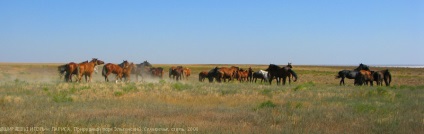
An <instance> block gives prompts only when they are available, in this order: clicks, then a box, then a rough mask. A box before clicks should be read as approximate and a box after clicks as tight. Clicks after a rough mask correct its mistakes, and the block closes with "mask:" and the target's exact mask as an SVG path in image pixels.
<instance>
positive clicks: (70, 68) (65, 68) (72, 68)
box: [58, 61, 88, 82]
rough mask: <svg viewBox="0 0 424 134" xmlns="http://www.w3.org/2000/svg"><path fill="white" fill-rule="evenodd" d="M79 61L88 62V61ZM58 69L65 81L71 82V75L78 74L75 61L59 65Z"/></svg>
mask: <svg viewBox="0 0 424 134" xmlns="http://www.w3.org/2000/svg"><path fill="white" fill-rule="evenodd" d="M81 63H88V61H84V62H81ZM81 63H80V64H81ZM58 71H59V73H60V74H61V75H63V74H65V81H66V82H72V75H78V64H77V63H75V62H70V63H68V64H65V65H61V66H59V67H58Z"/></svg>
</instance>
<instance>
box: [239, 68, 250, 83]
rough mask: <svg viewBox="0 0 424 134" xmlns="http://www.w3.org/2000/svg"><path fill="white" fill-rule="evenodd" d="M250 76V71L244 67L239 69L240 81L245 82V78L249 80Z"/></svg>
mask: <svg viewBox="0 0 424 134" xmlns="http://www.w3.org/2000/svg"><path fill="white" fill-rule="evenodd" d="M248 77H249V71H247V70H244V69H240V70H239V71H237V79H238V80H239V81H240V82H243V81H245V80H246V81H247V79H248Z"/></svg>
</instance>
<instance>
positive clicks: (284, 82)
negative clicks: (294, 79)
mask: <svg viewBox="0 0 424 134" xmlns="http://www.w3.org/2000/svg"><path fill="white" fill-rule="evenodd" d="M289 79H290V78H289ZM286 80H287V77H283V85H286Z"/></svg>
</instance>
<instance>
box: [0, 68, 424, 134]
mask: <svg viewBox="0 0 424 134" xmlns="http://www.w3.org/2000/svg"><path fill="white" fill-rule="evenodd" d="M168 66H169V65H163V66H162V67H165V70H166V67H168ZM183 66H187V67H189V68H192V70H193V74H192V76H191V77H190V78H189V80H183V81H180V82H176V81H173V80H169V79H168V78H166V77H165V78H164V79H163V80H157V82H144V83H138V82H137V83H135V82H129V83H114V82H110V83H106V82H103V79H102V78H101V76H100V74H94V76H95V77H94V79H93V81H94V82H92V83H64V82H60V81H59V80H57V79H58V78H59V77H58V75H57V74H56V73H57V72H56V70H55V65H50V64H46V65H42V64H40V65H39V64H35V65H25V64H23V65H21V64H18V65H15V64H13V65H8V64H0V69H1V70H2V71H4V72H6V71H7V74H6V75H7V76H0V77H1V78H2V79H1V80H0V108H1V109H2V110H1V111H0V114H1V115H2V118H0V127H46V128H52V127H71V128H72V129H73V127H79V128H104V129H106V128H112V130H113V129H114V128H116V129H115V130H121V128H122V129H125V128H127V130H128V128H140V129H141V131H148V132H155V128H156V130H158V131H159V130H161V131H163V130H168V132H171V131H172V130H174V131H177V130H179V131H182V129H184V131H185V132H187V131H188V130H197V132H198V133H421V132H423V131H424V117H423V115H424V105H423V103H422V102H424V90H423V89H424V84H423V83H422V82H423V81H424V75H422V74H423V73H419V74H420V75H417V74H416V73H411V70H410V69H404V68H393V69H392V68H391V69H390V70H391V71H392V74H393V78H394V80H393V84H392V86H390V87H367V86H361V87H357V86H353V84H352V83H353V81H351V80H346V84H347V85H346V86H339V85H338V82H339V79H334V75H335V73H336V72H337V70H341V69H349V68H353V67H346V68H342V67H318V66H299V67H296V66H295V68H294V69H295V71H296V72H297V73H298V75H299V80H298V81H297V82H295V83H292V84H290V85H288V84H287V85H284V86H282V85H278V86H277V85H276V84H275V82H274V83H273V85H269V84H260V83H239V82H231V83H208V82H203V83H201V82H198V80H197V75H195V74H196V73H198V72H200V71H204V70H206V69H208V68H213V67H215V66H216V65H183ZM240 66H242V67H248V65H240ZM252 68H254V69H256V70H258V69H264V68H266V66H260V65H255V66H252ZM46 70H47V71H46ZM376 70H377V69H376ZM413 71H418V72H424V69H414V70H413ZM20 72H30V73H20ZM302 72H305V73H302ZM324 72H325V73H324ZM328 72H335V73H334V74H331V73H328ZM408 73H409V74H411V75H414V77H413V78H410V77H398V76H405V75H408ZM0 75H2V74H1V73H0ZM3 75H5V74H3ZM165 76H166V75H165ZM132 80H134V79H132ZM118 128H119V129H118ZM124 131H125V130H124ZM126 132H129V131H126Z"/></svg>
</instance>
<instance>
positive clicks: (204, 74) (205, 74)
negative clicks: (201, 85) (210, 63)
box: [199, 71, 208, 82]
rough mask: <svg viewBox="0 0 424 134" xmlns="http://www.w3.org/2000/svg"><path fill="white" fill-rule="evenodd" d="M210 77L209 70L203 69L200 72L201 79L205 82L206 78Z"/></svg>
mask: <svg viewBox="0 0 424 134" xmlns="http://www.w3.org/2000/svg"><path fill="white" fill-rule="evenodd" d="M207 77H208V72H207V71H202V72H200V73H199V81H200V82H203V81H204V80H205V78H207Z"/></svg>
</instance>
